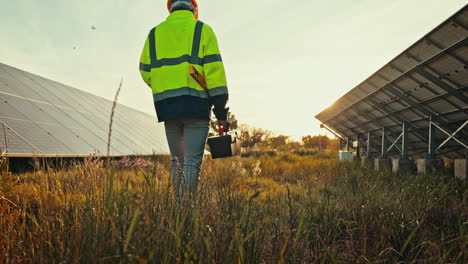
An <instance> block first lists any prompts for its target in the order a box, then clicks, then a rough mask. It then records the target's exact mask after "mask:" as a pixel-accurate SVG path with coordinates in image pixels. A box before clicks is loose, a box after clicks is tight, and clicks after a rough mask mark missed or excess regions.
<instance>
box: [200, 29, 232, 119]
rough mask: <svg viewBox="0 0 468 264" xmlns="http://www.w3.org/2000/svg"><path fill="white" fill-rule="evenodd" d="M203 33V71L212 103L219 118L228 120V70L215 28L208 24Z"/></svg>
mask: <svg viewBox="0 0 468 264" xmlns="http://www.w3.org/2000/svg"><path fill="white" fill-rule="evenodd" d="M203 33H204V35H203V59H204V64H203V71H204V74H205V78H206V84H207V86H208V91H209V93H210V96H211V99H212V104H213V105H214V109H213V112H214V114H215V116H216V118H217V119H218V120H226V119H227V112H228V111H229V108H226V103H227V101H228V99H229V93H228V88H227V81H226V71H225V69H224V64H223V60H222V58H221V53H220V51H219V47H218V39H217V38H216V35H215V33H214V31H213V29H212V28H211V27H210V26H208V25H206V24H205V26H204V29H203Z"/></svg>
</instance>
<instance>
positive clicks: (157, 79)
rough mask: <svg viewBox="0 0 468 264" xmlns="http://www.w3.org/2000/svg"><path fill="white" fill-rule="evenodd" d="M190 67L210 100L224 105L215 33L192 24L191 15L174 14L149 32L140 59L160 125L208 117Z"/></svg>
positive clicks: (207, 105)
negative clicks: (200, 76) (198, 75)
mask: <svg viewBox="0 0 468 264" xmlns="http://www.w3.org/2000/svg"><path fill="white" fill-rule="evenodd" d="M190 65H192V66H194V67H195V68H196V69H197V70H198V71H199V72H200V73H201V74H203V75H204V76H205V78H206V84H207V87H208V90H209V94H210V96H211V97H213V98H215V99H216V98H217V97H218V98H219V97H222V98H225V99H224V104H225V103H226V102H225V101H226V100H227V97H228V90H227V82H226V73H225V70H224V65H223V62H222V59H221V55H220V52H219V48H218V41H217V39H216V35H215V33H214V32H213V30H212V29H211V27H210V26H208V25H207V24H204V23H202V22H201V21H199V20H195V19H194V18H193V14H192V12H190V11H175V12H173V13H171V14H170V15H169V17H168V18H167V19H166V21H164V22H162V23H161V24H159V25H158V26H157V27H155V28H153V29H152V30H151V31H150V33H149V36H148V38H147V39H146V42H145V46H144V48H143V52H142V54H141V58H140V73H141V76H142V78H143V80H144V81H145V83H146V84H148V86H149V87H151V89H152V91H153V99H154V102H155V107H156V112H157V115H158V119H159V121H160V122H162V121H166V120H170V119H175V118H181V117H195V118H209V117H210V112H211V102H210V100H208V95H207V93H206V91H204V90H203V88H202V87H201V86H200V85H199V84H198V83H197V82H196V81H195V80H194V79H193V78H192V77H191V76H190V75H189V66H190ZM218 101H219V100H218ZM221 101H222V100H221ZM215 108H216V103H215ZM218 108H220V107H218ZM222 108H223V109H224V105H223V106H222ZM215 114H216V111H215ZM217 117H218V114H217ZM218 118H219V117H218Z"/></svg>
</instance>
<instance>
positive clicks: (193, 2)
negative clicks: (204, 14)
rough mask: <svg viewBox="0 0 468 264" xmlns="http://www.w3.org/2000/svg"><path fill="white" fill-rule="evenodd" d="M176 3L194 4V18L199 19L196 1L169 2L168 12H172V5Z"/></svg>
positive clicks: (178, 0)
mask: <svg viewBox="0 0 468 264" xmlns="http://www.w3.org/2000/svg"><path fill="white" fill-rule="evenodd" d="M176 2H189V3H192V5H193V7H194V11H193V16H194V18H195V19H198V3H197V1H196V0H167V10H169V12H171V8H172V5H173V4H174V3H176Z"/></svg>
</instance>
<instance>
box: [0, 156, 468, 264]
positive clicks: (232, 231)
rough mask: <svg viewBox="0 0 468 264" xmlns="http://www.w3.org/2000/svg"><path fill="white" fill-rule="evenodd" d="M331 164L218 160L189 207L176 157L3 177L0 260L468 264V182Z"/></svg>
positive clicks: (303, 159) (306, 159) (322, 160)
mask: <svg viewBox="0 0 468 264" xmlns="http://www.w3.org/2000/svg"><path fill="white" fill-rule="evenodd" d="M309 154H310V153H309ZM329 156H330V155H326V154H320V153H319V154H316V155H312V154H310V155H305V156H299V155H294V154H280V153H278V154H274V153H273V154H271V155H252V156H250V157H244V158H240V157H236V158H232V159H225V160H215V161H213V160H210V159H207V160H206V162H205V163H204V167H203V171H202V176H201V185H200V186H199V187H200V188H199V192H198V194H197V197H196V198H195V199H194V200H193V201H189V200H183V201H181V202H178V201H176V200H175V199H174V197H173V194H172V191H171V186H170V182H169V170H168V168H169V162H168V160H167V158H159V159H158V160H155V161H142V160H140V161H137V162H133V161H121V162H118V163H113V164H112V165H111V166H110V168H106V166H104V165H105V164H104V162H103V161H102V160H88V161H87V162H85V163H84V164H76V165H75V166H69V167H68V168H66V169H57V170H38V171H36V172H34V173H25V174H20V175H8V174H6V173H3V174H2V176H1V180H0V262H1V263H464V262H465V261H466V258H467V253H466V251H467V229H468V222H467V221H468V219H467V218H468V216H467V213H468V208H467V204H468V203H467V198H468V196H467V189H468V188H467V183H466V181H465V182H463V181H460V180H456V179H454V178H453V177H452V176H447V175H444V174H443V173H441V174H439V175H432V176H417V175H395V174H391V173H385V172H376V171H373V170H370V169H366V168H362V167H360V166H358V165H357V164H354V163H340V162H338V161H336V160H334V159H331V158H329Z"/></svg>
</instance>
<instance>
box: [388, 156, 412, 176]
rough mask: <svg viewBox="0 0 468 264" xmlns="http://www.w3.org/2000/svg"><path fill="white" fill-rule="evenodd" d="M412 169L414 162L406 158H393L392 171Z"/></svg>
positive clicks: (409, 170) (408, 170)
mask: <svg viewBox="0 0 468 264" xmlns="http://www.w3.org/2000/svg"><path fill="white" fill-rule="evenodd" d="M413 170H414V162H413V161H412V160H408V159H393V160H392V172H393V173H398V172H411V171H413Z"/></svg>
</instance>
